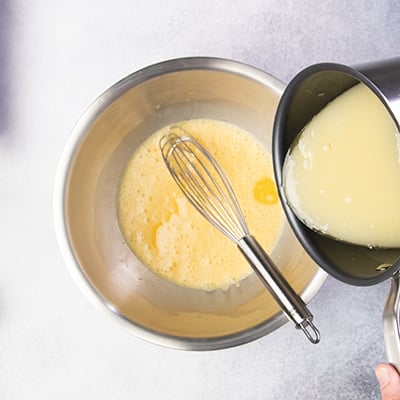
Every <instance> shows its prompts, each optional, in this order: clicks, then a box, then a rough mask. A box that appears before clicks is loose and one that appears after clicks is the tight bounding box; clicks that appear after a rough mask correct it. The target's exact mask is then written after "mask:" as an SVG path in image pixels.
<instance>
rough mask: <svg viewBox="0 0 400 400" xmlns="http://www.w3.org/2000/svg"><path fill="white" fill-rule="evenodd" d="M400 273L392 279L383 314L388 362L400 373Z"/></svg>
mask: <svg viewBox="0 0 400 400" xmlns="http://www.w3.org/2000/svg"><path fill="white" fill-rule="evenodd" d="M399 311H400V272H396V274H395V275H393V277H392V278H391V283H390V289H389V294H388V297H387V299H386V304H385V308H384V312H383V334H384V338H385V346H386V353H387V356H388V361H389V362H390V363H391V364H392V365H393V366H395V367H396V368H397V370H398V371H400V328H399Z"/></svg>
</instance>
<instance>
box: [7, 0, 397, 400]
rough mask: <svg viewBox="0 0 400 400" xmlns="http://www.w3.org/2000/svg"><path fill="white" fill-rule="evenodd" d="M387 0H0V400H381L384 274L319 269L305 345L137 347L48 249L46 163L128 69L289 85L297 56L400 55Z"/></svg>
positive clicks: (288, 333) (293, 341) (292, 335)
mask: <svg viewBox="0 0 400 400" xmlns="http://www.w3.org/2000/svg"><path fill="white" fill-rule="evenodd" d="M399 38H400V8H399V5H398V2H397V1H394V0H392V1H384V0H383V1H371V0H356V1H352V2H349V1H345V0H337V1H330V2H328V1H286V0H279V1H277V0H269V1H265V0H263V1H261V0H247V1H238V0H229V1H228V0H219V1H212V0H204V1H185V2H184V1H173V0H167V1H155V0H147V1H145V2H141V1H138V0H136V1H119V0H116V1H114V2H108V1H103V0H97V1H93V0H89V1H76V0H71V1H59V0H55V1H44V0H37V1H23V0H2V1H1V2H0V90H1V96H0V186H1V190H0V205H1V207H0V221H1V222H0V249H1V252H0V254H1V257H0V260H1V261H0V349H1V350H0V398H1V399H4V400H17V399H18V400H22V399H23V400H26V399H57V400H63V399H68V400H72V399H84V398H85V399H161V398H162V399H173V400H180V399H207V400H211V399H232V400H233V399H274V400H279V399H285V400H287V399H325V400H327V399H332V400H334V399H335V400H336V399H354V400H356V399H362V400H366V399H378V398H379V396H380V394H379V389H378V384H377V381H376V379H375V375H374V373H373V368H374V366H375V365H376V364H377V363H379V362H381V361H384V360H385V359H386V355H385V351H384V343H383V333H382V321H381V320H382V310H383V305H384V302H385V298H386V294H387V291H388V283H387V282H386V283H382V284H380V285H377V286H374V287H368V288H360V287H350V286H348V285H345V284H343V283H341V282H338V281H335V280H334V279H332V278H329V279H328V280H327V281H326V283H325V285H324V286H323V288H322V289H321V290H320V292H319V293H318V294H317V296H316V297H315V298H314V300H313V301H312V302H311V305H310V308H311V309H312V311H313V313H314V315H315V318H316V320H317V321H318V326H319V328H320V330H321V332H322V341H321V343H320V344H319V345H318V346H313V345H311V344H309V343H308V342H307V341H306V340H305V339H304V338H303V336H302V335H300V334H299V333H298V332H296V331H295V330H294V329H293V327H292V326H290V325H289V324H287V325H285V326H284V327H282V328H281V329H279V330H278V331H275V332H274V333H272V334H270V335H268V336H266V337H264V338H262V339H259V340H257V341H255V342H252V343H249V344H246V345H243V346H240V347H237V348H233V349H227V350H221V351H214V352H202V353H194V352H182V351H174V350H170V349H165V348H161V347H158V346H156V345H153V344H150V343H146V342H143V341H142V340H139V339H137V338H135V337H133V336H131V335H129V334H128V333H126V332H124V331H122V330H121V329H120V328H118V327H117V326H115V325H114V324H112V323H111V322H109V321H108V320H107V319H106V318H105V317H104V316H103V315H101V314H100V313H99V312H98V311H97V310H96V309H95V308H94V307H93V306H92V305H91V304H89V302H88V301H87V300H86V298H85V297H84V296H83V295H82V294H81V292H80V291H79V289H78V288H77V286H76V285H75V283H74V281H73V280H72V279H71V277H70V275H69V273H68V272H67V269H66V267H65V265H64V262H63V260H62V259H61V256H60V254H59V251H58V248H57V244H56V240H55V234H54V228H53V221H52V190H53V182H54V173H55V168H56V165H57V161H58V158H59V156H60V153H61V150H62V147H63V145H64V143H65V142H66V140H67V138H68V136H69V133H70V131H71V129H72V127H73V125H74V124H75V122H76V121H77V119H78V118H79V116H80V115H81V114H82V112H83V111H84V110H85V109H86V108H87V106H88V105H89V104H90V103H91V102H92V101H93V100H94V99H95V98H96V97H97V96H98V95H99V94H100V93H102V92H103V91H104V90H105V89H106V88H107V87H109V86H110V85H112V84H113V83H114V82H115V81H117V80H119V79H120V78H122V77H124V76H125V75H127V74H129V73H131V72H133V71H135V70H137V69H139V68H142V67H144V66H146V65H148V64H152V63H155V62H158V61H161V60H165V59H169V58H175V57H182V56H189V55H206V56H218V57H225V58H231V59H235V60H239V61H243V62H246V63H248V64H251V65H254V66H256V67H259V68H261V69H263V70H265V71H267V72H269V73H271V74H272V75H274V76H276V77H277V78H279V79H281V80H282V81H283V82H288V81H289V80H290V79H291V78H292V77H293V76H294V75H295V73H296V72H298V71H299V70H300V69H302V68H304V67H305V66H307V65H309V64H312V63H316V62H321V61H333V62H340V63H346V64H350V65H352V64H357V63H361V62H365V61H369V60H374V59H380V58H387V57H392V56H396V55H398V52H399Z"/></svg>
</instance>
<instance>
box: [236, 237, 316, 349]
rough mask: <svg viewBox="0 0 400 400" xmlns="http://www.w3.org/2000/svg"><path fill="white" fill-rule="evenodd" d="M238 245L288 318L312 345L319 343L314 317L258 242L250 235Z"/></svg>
mask: <svg viewBox="0 0 400 400" xmlns="http://www.w3.org/2000/svg"><path fill="white" fill-rule="evenodd" d="M237 245H238V247H239V249H240V251H241V252H242V253H243V255H244V256H245V258H246V259H247V261H248V262H249V264H250V265H251V266H252V268H253V269H254V271H255V272H256V273H257V275H258V276H259V278H260V279H261V281H262V282H263V283H264V285H265V286H266V287H267V289H269V291H270V293H271V294H272V296H273V297H274V299H275V300H276V302H277V303H278V304H279V306H280V307H281V309H282V311H283V312H284V313H285V314H286V316H287V318H288V319H289V320H291V321H293V322H294V324H295V325H296V328H298V329H301V330H302V331H303V332H304V334H305V335H306V336H307V338H308V339H309V340H310V341H311V342H312V343H318V342H319V340H320V334H319V331H318V329H317V328H316V327H315V326H314V324H313V323H312V320H313V315H312V314H311V313H310V311H309V310H308V308H307V306H306V304H305V303H304V302H303V300H302V299H301V298H300V296H299V295H298V294H297V293H296V292H295V291H294V289H293V288H292V287H291V286H290V285H289V283H288V281H287V280H286V279H285V277H284V276H283V275H282V274H281V273H280V271H279V269H278V268H277V266H276V265H275V264H274V262H273V261H272V259H271V258H270V257H269V256H268V254H267V253H266V252H265V251H264V249H263V248H262V247H261V245H260V244H259V243H258V241H257V240H256V239H255V238H254V237H253V236H251V235H248V236H244V237H243V238H242V239H240V240H239V241H238V243H237Z"/></svg>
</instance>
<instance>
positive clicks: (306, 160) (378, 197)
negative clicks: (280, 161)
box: [283, 84, 400, 247]
mask: <svg viewBox="0 0 400 400" xmlns="http://www.w3.org/2000/svg"><path fill="white" fill-rule="evenodd" d="M283 173H284V189H285V193H286V197H287V200H288V203H289V204H290V205H291V207H292V209H293V210H294V212H295V213H296V215H297V216H298V217H299V218H300V219H302V220H303V221H304V223H305V224H306V225H307V226H309V227H312V228H313V229H315V230H317V231H319V232H321V233H323V234H327V235H330V236H332V237H334V238H337V239H339V240H344V241H347V242H351V243H355V244H360V245H365V246H369V247H375V246H376V247H400V208H399V204H400V151H399V133H398V132H397V130H396V126H395V124H394V122H393V121H392V119H391V117H390V115H389V113H388V111H387V110H386V108H385V107H384V106H383V104H382V103H381V102H380V100H379V99H378V98H377V97H376V95H375V94H374V93H373V92H372V91H371V90H370V89H368V88H367V87H366V86H365V85H362V84H358V85H356V86H355V87H353V88H351V89H350V90H348V91H346V92H345V93H343V94H342V95H340V96H339V97H337V98H336V99H335V100H333V101H332V102H331V103H330V104H328V105H327V106H326V107H325V108H324V109H323V110H322V111H320V112H319V113H318V114H317V115H316V116H315V117H314V118H313V119H312V120H311V121H310V122H309V123H308V125H306V127H305V128H304V130H303V131H302V132H301V134H300V136H299V137H298V139H297V142H296V144H295V145H294V146H293V147H292V149H291V150H290V153H289V154H288V156H287V158H286V161H285V165H284V171H283Z"/></svg>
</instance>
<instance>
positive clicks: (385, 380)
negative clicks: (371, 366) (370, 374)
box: [375, 364, 400, 400]
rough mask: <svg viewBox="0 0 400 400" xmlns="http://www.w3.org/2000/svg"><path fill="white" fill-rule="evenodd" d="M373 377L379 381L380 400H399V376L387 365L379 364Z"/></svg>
mask: <svg viewBox="0 0 400 400" xmlns="http://www.w3.org/2000/svg"><path fill="white" fill-rule="evenodd" d="M375 375H376V377H377V379H378V381H379V386H380V388H381V392H382V400H400V375H399V373H398V372H397V370H396V369H395V368H394V367H393V366H391V365H389V364H379V365H378V366H377V367H376V368H375Z"/></svg>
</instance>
